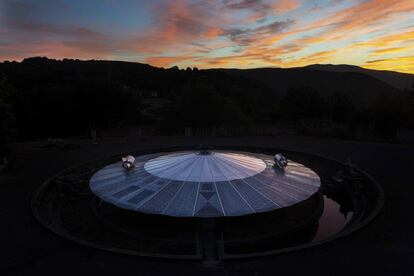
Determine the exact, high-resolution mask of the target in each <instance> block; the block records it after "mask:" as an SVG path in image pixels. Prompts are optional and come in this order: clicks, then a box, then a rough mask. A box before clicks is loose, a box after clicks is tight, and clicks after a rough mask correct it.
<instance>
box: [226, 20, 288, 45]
mask: <svg viewBox="0 0 414 276" xmlns="http://www.w3.org/2000/svg"><path fill="white" fill-rule="evenodd" d="M293 23H294V20H285V21H274V22H272V23H270V24H267V25H263V26H259V27H256V28H245V29H237V28H233V29H227V30H225V31H224V32H223V34H224V35H225V36H228V37H229V38H230V39H231V40H232V41H234V42H236V43H237V44H239V45H248V44H250V43H251V42H253V41H254V40H256V39H261V38H263V37H267V36H270V35H274V34H278V33H281V32H282V31H283V30H285V29H286V28H288V27H289V26H291V25H292V24H293Z"/></svg>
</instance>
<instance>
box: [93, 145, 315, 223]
mask: <svg viewBox="0 0 414 276" xmlns="http://www.w3.org/2000/svg"><path fill="white" fill-rule="evenodd" d="M90 188H91V190H92V191H93V193H94V194H95V195H96V196H98V197H99V198H101V199H102V200H104V201H106V202H109V203H111V204H113V205H116V206H118V207H121V208H124V209H129V210H134V211H138V212H142V213H149V214H159V215H167V216H174V217H204V218H205V217H210V218H211V217H232V216H243V215H249V214H255V213H263V212H268V211H273V210H277V209H280V208H284V207H288V206H292V205H295V204H298V203H300V202H302V201H305V200H307V199H309V198H310V197H312V196H313V195H314V194H315V193H317V192H318V191H319V188H320V178H319V176H318V175H317V174H316V173H315V172H314V171H312V170H311V169H309V168H307V167H305V166H303V165H302V164H299V163H296V162H293V161H289V164H288V165H287V166H286V167H285V168H284V169H279V168H275V167H274V166H273V160H272V156H268V155H263V154H253V153H245V152H232V151H214V152H205V151H203V152H198V151H181V152H174V153H169V154H162V153H158V154H150V155H142V156H139V157H136V162H135V168H134V169H132V170H130V171H125V170H124V169H123V167H122V165H121V163H120V162H118V163H115V164H112V165H109V166H106V167H104V168H103V169H101V170H99V171H98V172H96V173H95V174H94V175H93V177H92V178H91V179H90Z"/></svg>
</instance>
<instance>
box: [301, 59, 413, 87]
mask: <svg viewBox="0 0 414 276" xmlns="http://www.w3.org/2000/svg"><path fill="white" fill-rule="evenodd" d="M305 68H311V69H317V70H321V71H329V72H342V73H345V72H356V73H363V74H366V75H370V76H372V77H375V78H377V79H379V80H382V81H384V82H386V83H388V84H390V85H392V86H394V87H396V88H398V89H405V88H407V87H410V86H411V85H413V84H414V74H407V73H400V72H394V71H384V70H371V69H366V68H362V67H359V66H354V65H346V64H341V65H333V64H314V65H309V66H306V67H305Z"/></svg>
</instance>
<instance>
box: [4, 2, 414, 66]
mask: <svg viewBox="0 0 414 276" xmlns="http://www.w3.org/2000/svg"><path fill="white" fill-rule="evenodd" d="M412 12H414V1H410V0H363V1H362V0H352V1H342V0H326V1H304V0H294V1H288V0H279V1H266V0H239V1H236V0H223V1H193V0H191V1H190V0H181V1H174V2H171V1H166V0H158V1H152V2H151V3H148V2H142V1H138V2H135V1H116V2H114V1H105V2H99V1H88V2H87V3H80V2H78V1H65V0H61V1H49V0H44V1H32V0H26V1H9V0H0V22H1V24H2V28H1V29H0V33H1V34H2V41H1V43H0V61H9V60H16V61H22V60H23V59H24V58H26V57H28V56H47V57H48V58H51V59H64V58H68V59H80V60H108V61H126V62H136V63H145V64H150V65H151V66H155V67H164V68H168V67H173V66H178V67H179V68H186V67H197V68H200V69H213V68H237V69H251V68H292V67H304V66H308V65H314V64H332V65H355V66H359V67H362V68H365V69H374V70H387V71H396V72H401V73H411V74H412V73H414V19H413V18H412V16H411V17H410V14H411V13H412Z"/></svg>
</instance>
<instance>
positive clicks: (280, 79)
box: [220, 68, 400, 107]
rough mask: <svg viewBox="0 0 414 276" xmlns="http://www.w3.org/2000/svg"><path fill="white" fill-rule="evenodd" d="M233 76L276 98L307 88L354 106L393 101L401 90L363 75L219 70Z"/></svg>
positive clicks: (293, 70) (305, 70)
mask: <svg viewBox="0 0 414 276" xmlns="http://www.w3.org/2000/svg"><path fill="white" fill-rule="evenodd" d="M220 70H221V71H222V72H227V73H229V74H232V75H236V76H241V77H245V78H251V79H254V80H256V81H260V82H262V83H265V84H266V85H268V87H269V88H270V89H271V90H272V91H273V92H275V93H276V94H277V95H280V96H284V95H285V93H286V92H287V91H288V90H289V89H290V88H293V87H303V86H310V87H313V88H314V89H316V90H317V91H318V92H319V93H320V94H321V95H322V96H324V97H328V96H330V95H332V94H334V93H343V94H346V95H347V96H348V97H349V98H350V99H351V100H352V101H353V102H354V104H356V105H357V106H360V107H363V106H371V105H373V104H375V102H376V99H378V98H379V97H382V96H390V97H395V96H397V95H398V94H399V93H400V90H399V89H397V88H395V87H393V86H391V85H389V84H387V83H385V82H383V81H381V80H378V79H377V78H374V77H371V76H369V75H366V74H362V73H354V72H345V73H342V72H329V71H321V70H316V69H311V68H286V69H282V68H260V69H246V70H239V69H220Z"/></svg>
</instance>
